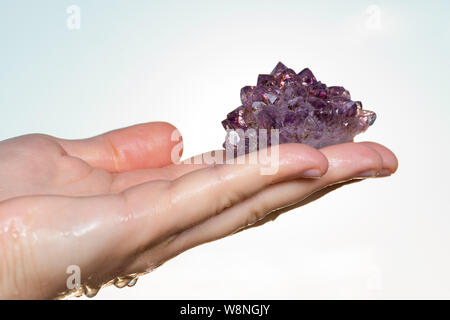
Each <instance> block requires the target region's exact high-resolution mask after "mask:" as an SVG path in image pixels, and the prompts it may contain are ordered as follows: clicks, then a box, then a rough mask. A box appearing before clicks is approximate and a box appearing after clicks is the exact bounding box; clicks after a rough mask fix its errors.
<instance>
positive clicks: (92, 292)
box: [84, 285, 100, 298]
mask: <svg viewBox="0 0 450 320" xmlns="http://www.w3.org/2000/svg"><path fill="white" fill-rule="evenodd" d="M99 291H100V287H91V286H88V285H85V286H84V295H85V296H86V297H88V298H93V297H95V296H96V295H97V293H98V292H99Z"/></svg>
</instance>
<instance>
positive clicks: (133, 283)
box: [127, 277, 138, 287]
mask: <svg viewBox="0 0 450 320" xmlns="http://www.w3.org/2000/svg"><path fill="white" fill-rule="evenodd" d="M137 281H138V277H136V278H134V279H133V280H131V281H130V282H128V284H127V286H129V287H133V286H134V285H135V284H136V282H137Z"/></svg>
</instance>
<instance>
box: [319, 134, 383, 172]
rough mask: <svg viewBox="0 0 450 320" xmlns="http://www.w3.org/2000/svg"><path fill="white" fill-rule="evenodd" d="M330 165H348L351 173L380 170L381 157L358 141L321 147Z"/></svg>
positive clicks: (381, 164)
mask: <svg viewBox="0 0 450 320" xmlns="http://www.w3.org/2000/svg"><path fill="white" fill-rule="evenodd" d="M321 151H322V152H323V153H324V154H325V155H326V156H327V158H328V161H329V165H330V166H332V167H336V168H337V167H339V166H345V167H349V168H350V169H351V171H352V172H353V173H352V174H356V175H357V174H358V173H365V172H376V173H378V172H380V171H381V170H382V169H383V158H382V156H381V155H380V154H379V153H378V152H377V151H376V150H374V149H373V148H370V147H368V146H365V145H364V144H359V143H353V142H350V143H343V144H337V145H332V146H328V147H325V148H322V149H321Z"/></svg>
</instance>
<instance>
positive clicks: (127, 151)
mask: <svg viewBox="0 0 450 320" xmlns="http://www.w3.org/2000/svg"><path fill="white" fill-rule="evenodd" d="M58 142H59V143H60V144H61V146H62V147H63V148H64V149H65V150H66V152H67V153H68V154H69V155H70V156H74V157H77V158H80V159H82V160H84V161H86V162H87V163H89V164H90V165H91V166H93V167H96V168H101V169H104V170H107V171H109V172H125V171H130V170H136V169H146V168H159V167H163V166H166V165H169V164H172V163H173V162H174V161H178V160H179V159H180V157H181V154H182V151H183V143H182V138H181V134H179V132H178V130H177V129H176V128H175V127H174V126H173V125H171V124H169V123H167V122H150V123H143V124H138V125H134V126H131V127H127V128H122V129H118V130H114V131H110V132H107V133H104V134H101V135H99V136H95V137H92V138H89V139H82V140H63V139H58ZM173 158H175V159H173Z"/></svg>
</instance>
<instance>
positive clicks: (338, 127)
mask: <svg viewBox="0 0 450 320" xmlns="http://www.w3.org/2000/svg"><path fill="white" fill-rule="evenodd" d="M241 101H242V105H241V106H240V107H238V108H237V109H235V110H233V111H232V112H230V113H229V114H228V115H227V118H226V119H225V120H223V121H222V125H223V126H224V128H225V129H226V130H227V136H226V138H225V143H224V147H225V148H232V149H234V150H236V148H237V146H238V145H239V143H244V142H245V152H246V153H247V152H250V151H254V150H257V149H258V148H259V146H260V140H261V139H262V136H261V133H260V131H259V129H267V137H268V139H267V142H266V143H265V145H270V144H271V140H270V137H271V131H274V130H273V129H278V130H279V138H278V140H279V141H278V142H279V143H293V142H295V143H304V144H308V145H310V146H312V147H315V148H322V147H325V146H329V145H333V144H338V143H344V142H350V141H352V140H353V137H354V136H355V135H357V134H359V133H361V132H364V131H365V130H366V129H367V128H368V127H369V126H370V125H372V124H373V123H374V121H375V118H376V114H375V113H374V112H372V111H368V110H363V109H362V104H361V102H360V101H352V100H351V99H350V93H349V92H348V91H347V90H345V89H344V88H343V87H336V86H333V87H327V86H326V85H325V84H324V83H321V82H320V81H317V80H316V78H315V77H314V75H313V73H312V72H311V70H309V69H307V68H306V69H303V70H302V71H301V72H300V73H298V74H297V73H295V72H294V71H293V70H292V69H289V68H287V67H286V66H285V65H284V64H282V63H281V62H279V63H278V64H277V65H276V67H275V69H273V71H272V72H271V73H270V74H261V75H259V76H258V83H257V85H256V86H246V87H243V88H242V89H241ZM237 129H243V130H237ZM248 129H255V130H248ZM238 131H239V132H241V133H242V131H244V132H253V135H254V137H253V138H254V139H253V138H252V133H251V134H247V133H246V134H244V135H242V134H239V135H238V134H237V133H236V132H238ZM264 139H266V136H265V135H264ZM251 141H253V142H254V143H251ZM274 143H275V142H274Z"/></svg>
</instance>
